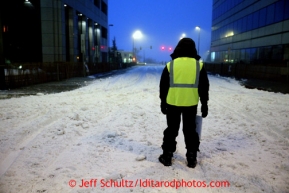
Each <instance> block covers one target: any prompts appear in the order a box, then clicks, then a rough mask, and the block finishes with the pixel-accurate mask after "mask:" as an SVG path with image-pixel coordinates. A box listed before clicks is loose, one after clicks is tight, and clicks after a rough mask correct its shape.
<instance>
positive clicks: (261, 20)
mask: <svg viewBox="0 0 289 193" xmlns="http://www.w3.org/2000/svg"><path fill="white" fill-rule="evenodd" d="M266 12H267V9H266V7H265V8H263V9H261V10H260V11H259V27H263V26H265V25H266V15H267V14H266Z"/></svg>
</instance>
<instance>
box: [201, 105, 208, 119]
mask: <svg viewBox="0 0 289 193" xmlns="http://www.w3.org/2000/svg"><path fill="white" fill-rule="evenodd" d="M201 112H202V117H203V118H205V117H207V115H208V104H207V103H205V104H202V106H201Z"/></svg>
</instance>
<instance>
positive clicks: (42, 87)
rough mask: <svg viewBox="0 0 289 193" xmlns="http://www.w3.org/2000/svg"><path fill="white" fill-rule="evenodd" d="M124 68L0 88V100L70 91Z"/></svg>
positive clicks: (120, 72)
mask: <svg viewBox="0 0 289 193" xmlns="http://www.w3.org/2000/svg"><path fill="white" fill-rule="evenodd" d="M126 70H127V69H122V70H114V71H111V72H106V73H99V74H95V75H90V76H87V77H75V78H71V79H67V80H63V81H55V82H48V83H43V84H36V85H31V86H25V87H20V88H16V89H12V90H0V100H1V99H8V98H15V97H21V96H29V95H43V94H53V93H60V92H66V91H71V90H74V89H78V88H80V87H83V86H87V85H88V84H90V83H91V82H92V81H94V80H96V79H99V78H105V77H108V76H114V75H117V74H122V73H124V72H125V71H126Z"/></svg>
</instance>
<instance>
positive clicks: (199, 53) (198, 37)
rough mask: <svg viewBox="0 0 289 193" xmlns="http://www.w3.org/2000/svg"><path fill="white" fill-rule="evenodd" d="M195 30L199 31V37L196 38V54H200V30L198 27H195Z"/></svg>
mask: <svg viewBox="0 0 289 193" xmlns="http://www.w3.org/2000/svg"><path fill="white" fill-rule="evenodd" d="M196 30H198V31H199V35H198V36H199V37H198V54H200V32H201V28H200V27H199V26H197V27H196Z"/></svg>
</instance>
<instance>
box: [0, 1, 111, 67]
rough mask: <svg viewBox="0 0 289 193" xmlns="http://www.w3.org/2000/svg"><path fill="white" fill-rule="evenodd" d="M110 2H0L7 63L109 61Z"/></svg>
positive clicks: (0, 17) (0, 18)
mask: <svg viewBox="0 0 289 193" xmlns="http://www.w3.org/2000/svg"><path fill="white" fill-rule="evenodd" d="M107 4H108V0H13V1H11V0H4V1H1V2H0V9H1V10H0V11H1V16H0V20H1V22H0V23H2V28H3V29H1V30H2V32H3V33H2V36H3V37H2V38H3V50H4V51H3V52H4V53H3V55H4V57H5V61H6V63H10V62H11V63H13V62H55V61H63V62H64V61H67V62H77V61H79V62H82V61H87V62H106V61H107V52H108V30H107V28H108V5H107ZM0 38H1V37H0Z"/></svg>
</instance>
